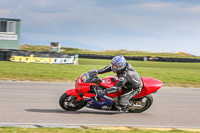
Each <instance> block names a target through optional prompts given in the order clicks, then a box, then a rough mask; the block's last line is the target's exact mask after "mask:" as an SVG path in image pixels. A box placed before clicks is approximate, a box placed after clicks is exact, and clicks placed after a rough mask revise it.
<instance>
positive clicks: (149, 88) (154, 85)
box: [134, 77, 162, 98]
mask: <svg viewBox="0 0 200 133" xmlns="http://www.w3.org/2000/svg"><path fill="white" fill-rule="evenodd" d="M141 79H142V82H143V88H142V90H141V92H140V93H139V94H138V95H136V96H135V97H134V98H139V97H144V96H146V95H149V94H151V93H153V92H156V91H157V90H158V89H160V88H161V87H162V82H161V81H160V80H157V79H154V78H150V77H142V78H141Z"/></svg>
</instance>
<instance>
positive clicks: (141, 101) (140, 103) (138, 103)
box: [128, 94, 153, 113]
mask: <svg viewBox="0 0 200 133" xmlns="http://www.w3.org/2000/svg"><path fill="white" fill-rule="evenodd" d="M130 102H131V103H132V108H131V109H129V110H128V112H130V113H141V112H144V111H146V110H147V109H148V108H149V107H150V106H151V105H152V103H153V97H152V95H151V94H150V95H147V96H145V97H142V98H136V99H131V100H130Z"/></svg>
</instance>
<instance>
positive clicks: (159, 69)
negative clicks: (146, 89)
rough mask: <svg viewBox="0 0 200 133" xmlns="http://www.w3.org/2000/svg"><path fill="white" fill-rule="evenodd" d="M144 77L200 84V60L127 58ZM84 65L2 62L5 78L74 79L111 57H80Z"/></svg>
mask: <svg viewBox="0 0 200 133" xmlns="http://www.w3.org/2000/svg"><path fill="white" fill-rule="evenodd" d="M127 62H129V63H131V64H132V66H133V67H134V69H135V70H136V71H137V72H138V73H139V74H140V76H141V77H152V78H156V79H159V80H161V81H162V82H163V83H164V85H165V86H182V87H200V82H199V81H200V63H168V62H148V61H147V62H144V61H127ZM79 63H80V65H56V64H36V63H17V62H5V61H1V62H0V79H1V80H14V81H15V80H28V81H51V82H57V81H59V82H72V81H73V82H74V80H76V79H77V78H78V77H79V76H80V75H81V74H82V73H84V72H86V71H89V70H92V69H102V68H104V67H105V66H107V65H109V64H110V60H97V59H83V58H81V59H79ZM110 75H115V74H114V73H112V72H109V73H106V74H103V75H98V76H99V77H100V78H103V77H106V76H110Z"/></svg>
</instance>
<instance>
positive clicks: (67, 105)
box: [59, 93, 86, 111]
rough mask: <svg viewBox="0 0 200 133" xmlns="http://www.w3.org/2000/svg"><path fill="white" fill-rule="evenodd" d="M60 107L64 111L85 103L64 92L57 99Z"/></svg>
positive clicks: (79, 107) (74, 108)
mask: <svg viewBox="0 0 200 133" xmlns="http://www.w3.org/2000/svg"><path fill="white" fill-rule="evenodd" d="M59 104H60V107H61V108H62V109H64V110H66V111H76V110H79V109H81V108H83V107H84V106H85V105H86V102H85V101H84V100H81V101H78V100H77V98H76V97H75V96H70V95H67V94H66V93H64V94H63V95H62V96H61V97H60V100H59Z"/></svg>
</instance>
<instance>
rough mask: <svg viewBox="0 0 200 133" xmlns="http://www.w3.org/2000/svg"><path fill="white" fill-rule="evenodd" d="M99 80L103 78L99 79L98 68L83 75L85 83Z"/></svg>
mask: <svg viewBox="0 0 200 133" xmlns="http://www.w3.org/2000/svg"><path fill="white" fill-rule="evenodd" d="M99 80H101V79H99V78H98V77H97V70H96V69H94V70H90V71H88V72H87V73H85V74H84V75H83V76H82V81H83V82H84V83H94V82H96V81H99Z"/></svg>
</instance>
